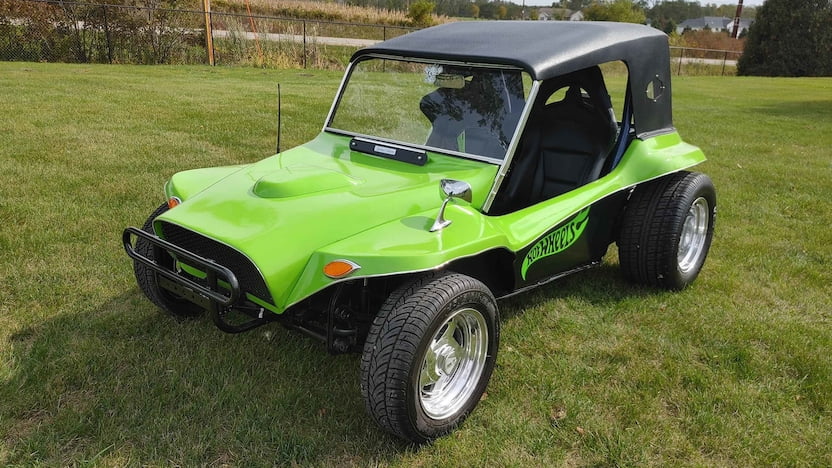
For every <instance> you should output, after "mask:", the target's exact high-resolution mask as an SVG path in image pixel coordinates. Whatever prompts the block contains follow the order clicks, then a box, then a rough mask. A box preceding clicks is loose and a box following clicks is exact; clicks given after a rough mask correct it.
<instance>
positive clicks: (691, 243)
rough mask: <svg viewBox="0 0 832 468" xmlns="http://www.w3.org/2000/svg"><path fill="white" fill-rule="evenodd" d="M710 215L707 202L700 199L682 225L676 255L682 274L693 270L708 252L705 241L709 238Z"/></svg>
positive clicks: (692, 206) (694, 202)
mask: <svg viewBox="0 0 832 468" xmlns="http://www.w3.org/2000/svg"><path fill="white" fill-rule="evenodd" d="M709 215H710V213H709V207H708V201H707V200H705V199H704V198H703V197H699V198H697V199H696V200H694V201H693V203H692V204H691V206H690V209H689V210H688V214H687V216H686V217H685V222H684V224H683V225H682V234H681V236H680V238H679V250H678V252H677V254H676V260H677V262H678V263H679V270H680V271H681V272H682V273H687V272H688V271H690V270H691V269H693V268H694V267H695V266H696V265H697V263H698V262H699V260H700V259H701V258H702V255H703V254H704V253H705V251H706V249H705V241H706V239H707V238H708V222H709V219H710V216H709Z"/></svg>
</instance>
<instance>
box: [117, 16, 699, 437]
mask: <svg viewBox="0 0 832 468" xmlns="http://www.w3.org/2000/svg"><path fill="white" fill-rule="evenodd" d="M704 160H705V157H704V155H703V153H702V152H701V151H700V150H699V149H698V148H696V147H694V146H691V145H689V144H687V143H685V142H683V141H682V139H681V138H680V136H679V134H678V133H677V131H676V130H675V129H674V127H673V124H672V119H671V87H670V67H669V55H668V44H667V38H666V37H665V35H664V34H662V33H661V32H659V31H657V30H654V29H651V28H648V27H645V26H638V25H630V24H616V23H591V22H546V23H543V22H541V23H538V22H461V23H453V24H446V25H442V26H437V27H434V28H429V29H424V30H421V31H417V32H414V33H411V34H408V35H406V36H402V37H398V38H395V39H392V40H389V41H385V42H382V43H380V44H378V45H375V46H372V47H369V48H366V49H362V50H359V51H358V52H356V53H355V54H354V55H353V57H352V60H351V61H350V64H349V66H348V68H347V70H346V73H345V75H344V80H343V82H342V84H341V86H340V89H339V91H338V94H337V96H336V98H335V100H334V103H333V105H332V108H331V110H330V112H329V115H328V116H327V118H326V122H325V124H324V128H323V130H322V131H321V133H320V134H319V135H318V136H317V137H316V138H314V139H313V140H312V141H310V142H308V143H305V144H303V145H301V146H299V147H296V148H293V149H291V150H288V151H284V152H282V153H280V154H277V155H274V156H271V157H268V158H266V159H264V160H262V161H260V162H257V163H254V164H248V165H243V166H234V167H219V168H210V169H197V170H190V171H185V172H180V173H177V174H175V175H174V176H173V177H172V178H171V179H170V180H169V181H168V182H167V184H166V186H165V196H166V199H167V203H165V204H163V205H162V206H160V207H159V208H158V209H157V210H156V211H155V212H154V213H152V214H151V215H150V217H149V218H148V219H147V222H146V223H145V224H144V226H143V227H142V228H141V229H137V228H127V229H126V230H125V231H124V234H123V244H124V247H125V249H126V251H127V253H128V254H129V256H130V257H131V258H132V259H133V262H134V270H135V275H136V279H137V281H138V285H139V287H140V288H141V290H142V291H143V292H144V294H145V295H147V297H148V298H149V299H150V300H151V301H152V302H153V303H155V304H156V305H157V306H159V307H160V308H161V309H163V310H165V311H167V312H169V313H171V314H175V315H179V316H186V315H193V314H199V313H202V312H204V311H207V312H208V313H209V314H210V315H211V317H212V319H213V321H214V322H215V323H216V325H217V326H218V327H219V328H220V329H222V330H224V331H226V332H232V333H236V332H242V331H246V330H250V329H252V328H254V327H257V326H260V325H263V324H265V323H269V322H271V321H273V320H278V321H280V322H281V323H282V324H283V325H285V326H287V327H289V328H291V329H295V330H299V331H301V332H304V333H306V334H308V335H311V336H313V337H316V338H318V339H320V340H321V341H323V342H324V343H326V347H327V350H328V351H330V352H332V353H343V352H361V353H362V359H361V392H362V395H363V397H364V399H365V402H366V407H367V409H368V411H369V413H370V414H371V415H372V416H373V418H375V420H376V421H377V422H378V424H379V425H381V426H382V427H383V428H384V429H386V430H388V431H389V432H391V433H393V434H395V435H397V436H400V437H402V438H405V439H409V440H412V441H415V442H424V441H427V440H431V439H434V438H436V437H439V436H441V435H443V434H446V433H448V432H449V431H451V430H453V428H454V427H456V426H457V425H458V424H460V423H461V422H462V421H463V420H464V419H465V417H466V416H467V415H468V414H469V413H470V412H471V411H472V410H473V409H474V407H475V406H476V405H477V402H478V401H479V400H480V398H481V395H482V394H483V392H484V390H485V388H486V385H487V384H488V381H489V378H490V376H491V373H492V371H493V369H494V364H495V361H496V358H497V347H498V343H499V334H500V331H499V330H500V326H499V315H498V307H497V302H496V299H499V298H504V297H507V296H511V295H514V294H518V293H521V292H523V291H526V290H528V289H530V288H534V287H537V286H540V285H542V284H545V283H548V282H549V281H552V280H554V279H557V278H560V277H563V276H565V275H568V274H570V273H575V272H578V271H581V270H583V269H586V268H589V267H592V266H594V265H598V264H599V262H600V261H601V259H602V257H603V256H604V255H605V253H606V252H607V248H608V246H609V245H610V244H612V243H613V242H615V243H616V244H617V245H618V252H619V257H620V263H621V269H622V271H623V274H624V276H625V277H627V278H629V279H631V280H633V281H634V282H637V283H643V284H647V285H653V286H656V287H660V288H667V289H682V288H684V287H686V286H687V285H688V284H690V283H691V282H692V281H693V280H694V279H695V278H696V277H697V275H698V274H699V272H700V269H701V268H702V264H703V262H704V261H705V257H706V255H707V253H708V249H709V247H710V243H711V238H712V235H713V228H714V218H715V214H716V196H715V191H714V187H713V184H712V183H711V180H710V179H709V178H708V177H707V176H705V175H703V174H699V173H695V172H688V171H687V169H688V168H690V167H691V166H694V165H696V164H698V163H701V162H702V161H704Z"/></svg>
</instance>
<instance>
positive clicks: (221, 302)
mask: <svg viewBox="0 0 832 468" xmlns="http://www.w3.org/2000/svg"><path fill="white" fill-rule="evenodd" d="M134 238H135V239H136V242H138V240H139V239H142V240H143V241H145V242H148V243H149V244H150V245H151V246H152V247H153V250H154V255H153V257H154V258H161V256H162V254H163V253H165V252H166V253H168V254H170V255H172V256H173V257H174V258H176V259H178V260H179V261H181V262H184V263H187V264H188V265H190V266H192V267H194V268H197V269H199V270H200V271H202V272H204V273H205V279H204V284H201V283H198V282H196V281H194V280H192V279H190V278H187V277H185V276H183V275H180V274H178V273H177V272H176V271H174V270H173V269H171V268H168V267H166V266H164V265H161V264H160V263H158V262H157V261H155V260H153V259H150V258H147V257H146V256H144V255H142V254H140V253H139V252H137V251H136V249H135V244H134V242H133V240H134ZM121 240H122V243H123V244H124V250H125V252H127V255H128V256H129V257H130V258H132V259H133V260H134V261H136V262H139V263H141V264H142V265H144V266H145V267H147V268H150V270H152V271H153V272H154V274H156V275H157V280H158V281H157V283H158V284H159V286H160V287H162V288H164V289H165V290H168V291H170V292H172V293H174V294H175V295H177V296H179V297H181V298H183V299H186V300H188V301H190V302H193V303H194V304H196V305H198V306H200V307H202V308H203V309H206V310H208V311H209V312H210V313H211V317H212V319H213V321H214V323H215V324H216V325H217V327H218V328H219V329H220V330H222V331H224V332H228V333H240V332H244V331H247V330H250V329H252V328H255V327H258V326H260V325H263V324H265V323H268V322H269V321H270V316H271V314H264V311H263V310H262V309H260V310H259V311H258V312H257V313H256V314H254V315H253V316H252V319H251V320H248V321H246V322H243V323H241V324H232V323H229V322H228V321H227V320H226V319H225V315H226V313H227V312H228V311H229V310H230V309H231V308H232V307H235V306H236V307H239V308H241V309H243V310H245V311H246V313H247V314H249V313H248V310H247V309H250V308H249V307H245V306H244V305H243V304H242V301H241V298H242V297H243V294H242V290H241V288H240V282H239V280H238V279H237V276H236V275H235V274H234V272H232V271H231V270H230V269H228V268H226V267H224V266H222V265H220V264H218V263H216V262H214V261H213V260H210V259H207V258H204V257H201V256H199V255H197V254H195V253H193V252H189V251H187V250H185V249H183V248H181V247H179V246H177V245H175V244H172V243H170V242H168V241H166V240H164V239H161V238H159V237H157V236H155V235H153V234H150V233H148V232H145V231H142V230H141V229H137V228H134V227H128V228H127V229H125V230H124V232H123V233H122V236H121ZM220 281H222V282H223V284H222V285H221V284H220ZM249 315H252V314H249Z"/></svg>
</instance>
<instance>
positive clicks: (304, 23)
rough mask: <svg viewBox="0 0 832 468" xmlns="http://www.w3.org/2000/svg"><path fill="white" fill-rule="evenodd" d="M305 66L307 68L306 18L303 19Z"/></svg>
mask: <svg viewBox="0 0 832 468" xmlns="http://www.w3.org/2000/svg"><path fill="white" fill-rule="evenodd" d="M303 68H306V20H303Z"/></svg>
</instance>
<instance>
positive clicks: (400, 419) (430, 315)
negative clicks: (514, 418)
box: [361, 273, 499, 443]
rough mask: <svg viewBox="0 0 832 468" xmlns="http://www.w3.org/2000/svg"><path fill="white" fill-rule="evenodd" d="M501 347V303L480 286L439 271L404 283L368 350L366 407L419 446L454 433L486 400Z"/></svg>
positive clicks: (365, 356)
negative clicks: (482, 399)
mask: <svg viewBox="0 0 832 468" xmlns="http://www.w3.org/2000/svg"><path fill="white" fill-rule="evenodd" d="M498 342H499V323H498V317H497V304H496V301H495V300H494V296H493V295H492V294H491V292H490V291H489V290H488V288H487V287H486V286H485V285H483V284H482V283H481V282H479V281H477V280H476V279H474V278H471V277H468V276H465V275H461V274H455V273H434V274H430V275H426V276H423V277H421V278H419V279H417V280H415V281H413V282H411V283H408V284H405V285H404V286H402V287H400V288H399V289H398V290H396V291H395V292H394V293H393V294H392V295H391V296H390V297H389V298H388V300H387V301H386V302H385V304H384V305H383V306H382V308H381V310H380V312H379V314H378V316H376V318H375V320H374V321H373V325H372V327H371V329H370V332H369V335H368V336H367V342H366V344H365V345H364V354H363V356H362V359H361V393H362V395H363V396H364V399H365V403H366V406H367V410H368V411H369V413H370V414H371V415H372V416H373V418H374V419H375V420H376V422H377V423H378V424H379V425H380V426H381V427H383V428H384V429H386V430H387V431H389V432H391V433H393V434H395V435H397V436H399V437H402V438H404V439H409V440H411V441H413V442H417V443H422V442H425V441H429V440H432V439H435V438H437V437H440V436H442V435H444V434H447V433H448V432H450V431H452V430H453V429H454V428H456V427H457V426H458V425H459V424H461V423H462V421H464V420H465V418H466V417H467V416H468V414H469V413H470V412H471V411H472V410H473V409H474V407H476V405H477V403H478V402H479V400H480V398H481V397H482V394H483V392H484V391H485V387H486V386H487V385H488V380H489V379H490V377H491V373H492V371H493V370H494V364H495V362H496V358H497V346H498Z"/></svg>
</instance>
